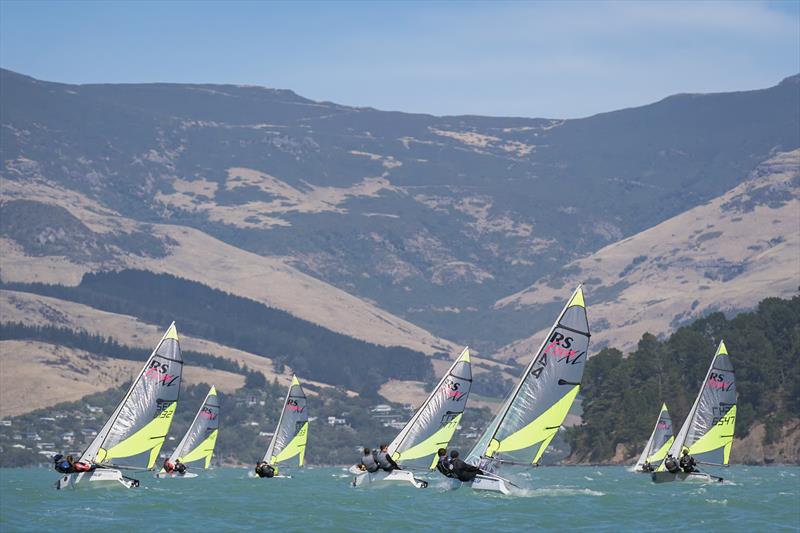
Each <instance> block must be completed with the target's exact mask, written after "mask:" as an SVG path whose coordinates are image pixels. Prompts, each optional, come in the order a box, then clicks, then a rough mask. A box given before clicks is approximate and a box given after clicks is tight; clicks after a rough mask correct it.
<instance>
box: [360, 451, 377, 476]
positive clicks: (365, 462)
mask: <svg viewBox="0 0 800 533" xmlns="http://www.w3.org/2000/svg"><path fill="white" fill-rule="evenodd" d="M358 467H359V470H366V471H367V472H369V473H373V472H377V471H378V463H377V461H375V456H374V455H372V450H370V449H369V448H364V455H363V456H361V462H360V463H358Z"/></svg>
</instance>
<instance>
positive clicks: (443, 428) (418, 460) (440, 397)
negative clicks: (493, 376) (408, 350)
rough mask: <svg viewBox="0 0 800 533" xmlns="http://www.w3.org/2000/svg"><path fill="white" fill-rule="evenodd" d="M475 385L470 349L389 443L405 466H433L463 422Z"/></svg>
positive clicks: (391, 451)
mask: <svg viewBox="0 0 800 533" xmlns="http://www.w3.org/2000/svg"><path fill="white" fill-rule="evenodd" d="M471 387H472V369H471V366H470V360H469V348H464V351H463V352H461V355H460V356H459V357H458V359H456V360H455V362H454V363H453V364H452V365H450V368H449V369H448V370H447V372H446V373H445V375H444V376H443V377H442V379H441V380H440V381H439V384H438V385H436V387H435V388H434V389H433V391H432V392H431V393H430V395H429V396H428V398H427V399H426V400H425V402H424V403H423V404H422V406H421V407H420V408H419V409H417V412H416V413H414V416H413V417H411V420H409V421H408V423H407V424H406V425H405V426H404V427H403V429H402V430H401V431H400V433H398V434H397V436H396V437H395V438H394V440H393V441H392V443H391V444H390V445H389V453H390V454H391V456H392V458H393V459H394V460H395V461H396V462H398V463H401V464H402V465H403V466H405V467H412V468H413V467H417V468H431V469H432V468H434V467H435V466H436V460H437V456H436V451H437V450H438V449H439V448H446V447H447V444H448V443H449V442H450V439H451V438H453V433H454V432H455V430H456V428H457V427H458V424H459V422H460V421H461V415H462V414H463V413H464V408H465V407H466V405H467V398H468V397H469V390H470V388H471Z"/></svg>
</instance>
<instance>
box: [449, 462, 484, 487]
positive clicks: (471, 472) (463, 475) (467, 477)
mask: <svg viewBox="0 0 800 533" xmlns="http://www.w3.org/2000/svg"><path fill="white" fill-rule="evenodd" d="M450 470H451V471H452V473H453V475H454V476H455V477H457V478H458V480H459V481H472V480H473V479H475V476H477V475H478V474H483V471H482V470H481V469H480V468H478V467H477V466H473V465H471V464H469V463H466V462H464V461H463V460H462V459H461V458H460V457H456V458H455V459H451V460H450Z"/></svg>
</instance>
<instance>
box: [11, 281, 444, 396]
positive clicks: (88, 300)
mask: <svg viewBox="0 0 800 533" xmlns="http://www.w3.org/2000/svg"><path fill="white" fill-rule="evenodd" d="M0 286H2V287H3V288H6V289H11V290H17V291H25V292H32V293H36V294H41V295H45V296H51V297H55V298H59V299H62V300H69V301H73V302H78V303H82V304H85V305H89V306H91V307H94V308H95V309H101V310H103V311H109V312H112V313H121V314H128V315H133V316H135V317H137V318H139V319H140V320H142V321H145V322H148V323H152V324H169V323H170V322H171V321H173V320H175V321H176V322H177V324H178V327H179V331H182V332H185V333H188V334H191V335H194V336H197V337H201V338H204V339H208V340H212V341H215V342H218V343H220V344H224V345H227V346H231V347H235V348H239V349H240V350H244V351H247V352H251V353H254V354H259V355H263V356H266V357H270V358H271V359H272V360H273V361H274V362H275V363H276V367H277V369H278V370H279V371H280V370H281V366H282V365H283V364H286V365H289V366H291V367H292V369H293V370H294V371H295V372H296V373H297V374H299V375H301V376H305V377H308V378H311V379H315V380H319V381H324V382H327V383H332V384H336V385H341V386H345V387H347V388H349V389H352V390H355V391H358V392H360V393H362V394H366V395H369V396H372V397H375V396H377V389H378V388H379V387H380V385H382V384H383V383H385V382H386V381H387V380H388V379H390V378H395V379H401V380H409V379H411V380H420V381H428V380H430V379H433V367H432V365H431V363H430V361H429V360H428V357H427V356H425V355H424V354H422V353H420V352H417V351H414V350H410V349H408V348H403V347H399V346H390V347H386V346H378V345H376V344H371V343H368V342H365V341H361V340H358V339H354V338H352V337H348V336H346V335H341V334H339V333H335V332H333V331H330V330H328V329H326V328H324V327H322V326H318V325H316V324H313V323H311V322H307V321H305V320H302V319H299V318H296V317H294V316H292V315H290V314H289V313H287V312H285V311H281V310H278V309H274V308H271V307H268V306H266V305H264V304H262V303H260V302H257V301H255V300H251V299H248V298H243V297H240V296H235V295H232V294H229V293H227V292H224V291H220V290H217V289H212V288H211V287H208V286H206V285H203V284H201V283H197V282H194V281H189V280H186V279H183V278H178V277H175V276H172V275H169V274H154V273H152V272H147V271H143V270H122V271H119V272H101V273H89V274H85V275H84V277H83V279H82V280H81V283H80V285H78V286H76V287H66V286H63V285H48V284H41V283H2V285H0Z"/></svg>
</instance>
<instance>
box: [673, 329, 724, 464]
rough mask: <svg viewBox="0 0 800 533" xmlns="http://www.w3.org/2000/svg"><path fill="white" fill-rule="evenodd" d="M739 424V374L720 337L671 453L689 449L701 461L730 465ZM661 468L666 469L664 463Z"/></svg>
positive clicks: (678, 453) (675, 455)
mask: <svg viewBox="0 0 800 533" xmlns="http://www.w3.org/2000/svg"><path fill="white" fill-rule="evenodd" d="M735 424H736V378H735V376H734V373H733V363H732V361H731V357H730V356H729V355H728V350H727V349H726V348H725V343H724V342H723V341H720V343H719V347H718V348H717V353H716V354H715V355H714V359H712V360H711V366H710V367H709V369H708V372H707V373H706V379H705V381H703V386H702V387H701V388H700V393H699V394H698V395H697V399H695V401H694V405H693V406H692V409H691V410H690V411H689V416H687V417H686V421H685V422H684V423H683V426H682V427H681V430H680V431H679V432H678V436H677V437H675V442H673V443H672V446H671V447H670V449H669V453H671V454H672V455H673V456H674V457H676V458H679V457H680V456H681V455H682V452H683V450H684V449H688V450H689V454H690V455H692V456H693V457H694V458H695V460H697V462H698V463H701V462H703V463H708V464H717V465H727V464H728V461H729V460H730V455H731V447H732V446H733V430H734V426H735ZM659 470H664V466H663V464H662V466H661V468H659Z"/></svg>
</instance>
